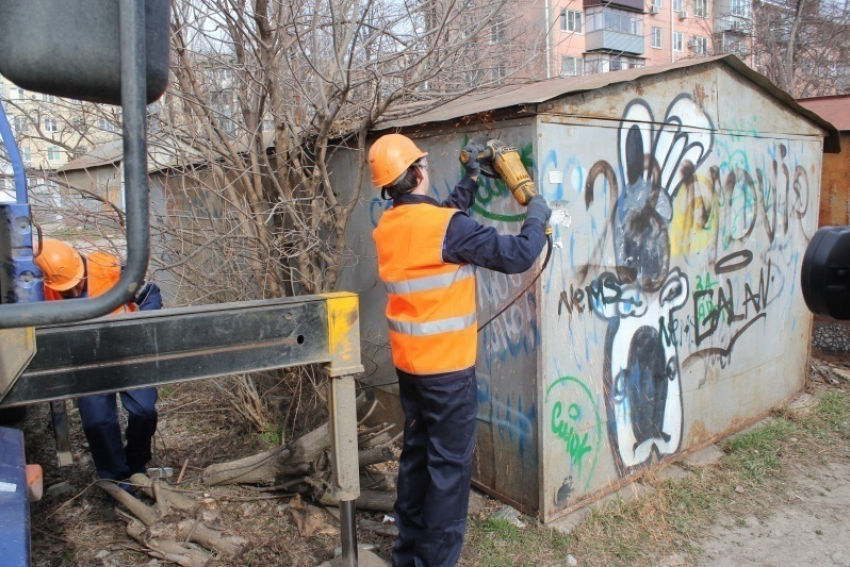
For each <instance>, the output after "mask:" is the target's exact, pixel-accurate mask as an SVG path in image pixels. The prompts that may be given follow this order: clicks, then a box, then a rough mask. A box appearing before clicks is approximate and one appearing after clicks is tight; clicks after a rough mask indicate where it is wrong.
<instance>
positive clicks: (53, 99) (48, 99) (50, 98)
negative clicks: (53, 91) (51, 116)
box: [44, 94, 56, 102]
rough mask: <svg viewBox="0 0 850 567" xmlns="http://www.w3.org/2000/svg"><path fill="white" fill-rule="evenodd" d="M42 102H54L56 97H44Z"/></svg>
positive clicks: (47, 95)
mask: <svg viewBox="0 0 850 567" xmlns="http://www.w3.org/2000/svg"><path fill="white" fill-rule="evenodd" d="M44 102H56V97H55V96H53V95H49V94H46V95H44Z"/></svg>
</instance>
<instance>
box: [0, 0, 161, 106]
mask: <svg viewBox="0 0 850 567" xmlns="http://www.w3.org/2000/svg"><path fill="white" fill-rule="evenodd" d="M118 4H119V3H118V1H117V0H0V74H2V75H4V76H6V77H7V78H8V79H9V80H11V81H12V82H13V83H15V84H16V85H17V86H19V87H22V88H24V89H27V90H30V91H35V92H40V93H45V94H50V95H55V96H61V97H67V98H75V99H81V100H88V101H91V102H102V103H107V104H115V105H120V104H121V38H120V36H119V33H118V30H119V25H118ZM144 4H145V42H146V46H145V51H146V57H147V65H146V67H147V73H146V75H147V102H148V104H150V103H152V102H154V101H156V100H157V99H159V97H161V96H162V93H163V92H165V88H166V86H167V83H168V56H169V39H170V36H171V29H170V26H169V22H170V16H171V13H170V11H171V1H170V0H144Z"/></svg>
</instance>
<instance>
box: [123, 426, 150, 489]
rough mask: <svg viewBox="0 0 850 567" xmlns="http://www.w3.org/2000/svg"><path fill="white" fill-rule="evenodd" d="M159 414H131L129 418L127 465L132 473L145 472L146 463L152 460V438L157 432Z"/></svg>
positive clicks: (126, 450)
mask: <svg viewBox="0 0 850 567" xmlns="http://www.w3.org/2000/svg"><path fill="white" fill-rule="evenodd" d="M156 422H157V415H156V414H153V415H151V416H140V415H135V414H132V413H131V414H130V416H129V418H128V419H127V432H126V434H127V447H126V448H125V449H124V453H125V455H126V456H127V467H128V468H129V469H130V475H131V476H132V475H134V474H136V473H144V472H145V465H147V464H148V462H150V460H151V456H152V455H151V440H152V439H153V436H154V433H156Z"/></svg>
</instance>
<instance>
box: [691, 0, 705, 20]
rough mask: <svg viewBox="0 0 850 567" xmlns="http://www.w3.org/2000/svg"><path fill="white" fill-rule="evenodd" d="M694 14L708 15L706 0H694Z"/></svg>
mask: <svg viewBox="0 0 850 567" xmlns="http://www.w3.org/2000/svg"><path fill="white" fill-rule="evenodd" d="M694 15H695V16H697V17H698V18H707V17H708V0H694Z"/></svg>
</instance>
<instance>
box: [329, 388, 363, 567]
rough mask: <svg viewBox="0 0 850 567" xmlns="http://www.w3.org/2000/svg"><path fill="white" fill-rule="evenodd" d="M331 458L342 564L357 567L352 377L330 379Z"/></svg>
mask: <svg viewBox="0 0 850 567" xmlns="http://www.w3.org/2000/svg"><path fill="white" fill-rule="evenodd" d="M329 389H330V395H329V396H328V413H329V414H330V431H331V456H332V457H331V458H332V462H333V467H332V470H333V482H334V487H333V488H334V496H335V497H336V499H337V500H338V501H339V512H340V518H339V521H340V526H341V529H340V535H341V536H342V565H344V566H345V567H355V566H356V565H357V518H356V517H355V513H354V512H355V501H356V500H357V497H358V496H360V466H359V463H358V452H357V402H356V399H355V394H354V377H353V376H343V377H340V378H333V377H332V378H330V387H329Z"/></svg>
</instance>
